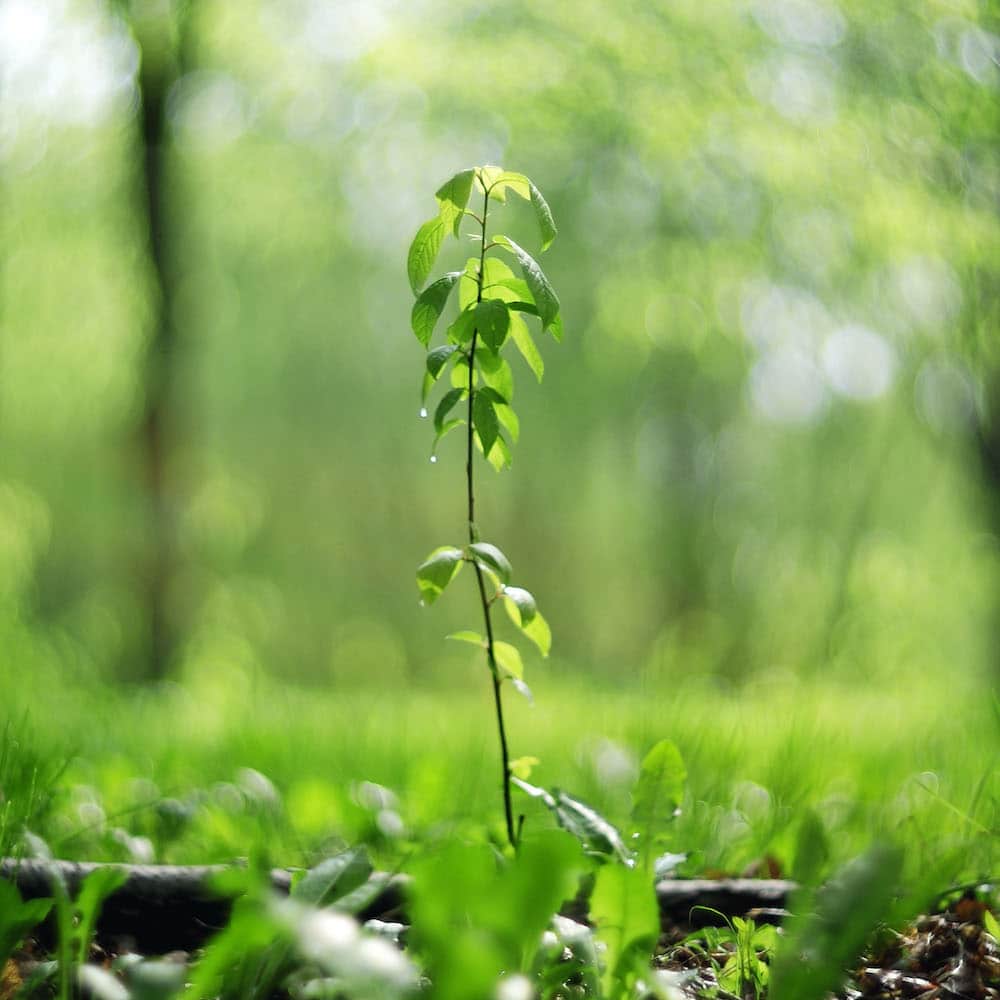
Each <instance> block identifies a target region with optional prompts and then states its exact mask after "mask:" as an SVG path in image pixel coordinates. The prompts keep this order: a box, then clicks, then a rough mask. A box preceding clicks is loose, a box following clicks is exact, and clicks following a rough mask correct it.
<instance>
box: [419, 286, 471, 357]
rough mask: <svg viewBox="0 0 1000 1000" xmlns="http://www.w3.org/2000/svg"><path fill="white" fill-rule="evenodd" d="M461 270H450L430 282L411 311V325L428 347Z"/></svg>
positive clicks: (421, 341) (422, 342)
mask: <svg viewBox="0 0 1000 1000" xmlns="http://www.w3.org/2000/svg"><path fill="white" fill-rule="evenodd" d="M461 274H462V272H461V271H449V272H448V273H447V274H446V275H445V276H444V277H443V278H438V280H437V281H434V282H432V283H431V284H429V285H428V286H427V287H426V288H425V289H424V290H423V291H422V292H421V293H420V295H419V296H418V297H417V301H416V302H414V303H413V309H412V310H411V311H410V326H411V328H412V329H413V332H414V334H416V337H417V340H419V341H420V343H421V344H423V345H424V347H426V346H427V345H428V344H429V343H430V339H431V337H432V336H433V334H434V327H435V325H436V324H437V321H438V318H439V317H440V315H441V312H442V310H443V309H444V307H445V303H447V301H448V296H449V295H450V294H451V290H452V288H454V287H455V282H456V281H458V279H459V278H460V277H461Z"/></svg>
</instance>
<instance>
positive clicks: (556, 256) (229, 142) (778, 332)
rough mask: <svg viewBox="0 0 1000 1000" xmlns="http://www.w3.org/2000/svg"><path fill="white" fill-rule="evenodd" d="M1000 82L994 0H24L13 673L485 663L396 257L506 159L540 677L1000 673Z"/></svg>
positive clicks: (4, 629)
mask: <svg viewBox="0 0 1000 1000" xmlns="http://www.w3.org/2000/svg"><path fill="white" fill-rule="evenodd" d="M998 90H1000V13H998V10H997V8H996V6H995V5H991V4H990V3H987V2H985V0H981V2H976V0H927V2H922V3H912V2H909V0H711V2H709V3H705V2H704V0H671V2H669V3H668V2H666V0H659V2H653V0H643V2H641V3H640V2H628V0H614V2H612V0H593V2H586V0H573V2H568V0H567V2H563V0H553V2H546V3H537V2H533V3H528V2H521V0H504V2H503V3H499V2H479V3H474V2H462V3H454V2H450V3H445V2H440V0H407V2H402V0H336V2H334V0H241V2H240V3H229V2H225V0H189V2H182V0H133V2H131V3H129V2H125V0H121V2H118V3H113V2H104V3H102V2H98V0H0V172H2V193H0V198H2V206H0V207H2V217H0V237H2V238H0V266H2V284H0V644H2V645H0V649H2V650H3V656H2V665H0V672H5V673H8V676H9V677H11V678H13V677H14V676H17V677H20V678H22V679H24V680H25V681H28V680H30V678H32V677H40V676H53V675H54V676H56V677H58V676H65V677H66V678H70V677H72V678H76V679H81V678H93V679H95V680H107V681H115V682H133V681H146V680H162V679H178V680H183V679H184V678H190V677H195V676H214V677H218V678H223V679H226V680H225V683H236V681H237V680H238V681H239V682H240V683H244V682H246V679H247V678H252V677H254V676H255V675H257V674H267V675H271V676H273V677H275V678H279V679H281V680H283V681H287V682H289V683H292V682H294V683H295V684H306V685H323V686H324V687H328V688H329V687H332V688H333V689H334V690H338V689H345V690H346V689H351V690H358V689H363V688H365V687H378V688H382V689H385V688H386V687H390V686H391V687H392V688H396V689H400V690H417V689H420V688H429V689H431V690H433V689H436V688H439V687H441V686H443V685H448V686H452V685H456V684H466V683H468V684H470V685H479V684H480V683H481V680H482V678H481V676H480V674H481V671H480V670H478V669H476V670H471V669H469V656H468V650H467V649H465V648H464V647H463V648H448V647H451V646H460V644H451V643H442V642H441V637H442V636H443V635H444V634H445V633H447V632H449V631H452V630H454V629H456V628H462V627H468V626H469V625H470V624H472V623H474V622H475V621H476V620H477V617H478V614H477V608H476V604H475V595H474V588H471V587H461V586H459V587H456V588H454V590H453V591H449V593H448V595H447V597H446V599H444V600H442V602H441V603H440V604H438V605H435V607H434V608H433V609H431V610H429V611H427V610H422V609H421V608H419V607H418V594H417V589H416V586H415V581H414V569H415V567H416V566H417V564H418V563H419V562H420V561H421V560H422V559H423V558H424V556H425V555H426V554H427V552H428V551H430V550H431V549H432V548H433V547H435V546H436V545H439V544H444V543H448V542H452V541H460V540H461V538H462V535H463V530H464V506H463V505H464V494H463V490H464V468H463V461H464V456H463V454H462V444H463V443H462V442H461V441H459V440H458V435H455V436H454V437H453V438H448V439H446V441H445V442H444V443H443V445H442V447H441V451H440V460H439V461H438V462H437V463H436V464H431V463H430V462H429V461H428V458H429V455H430V446H431V439H432V434H433V431H432V428H430V427H429V421H424V420H421V419H420V418H419V416H418V411H419V408H420V399H419V387H420V381H421V373H422V364H423V352H422V350H421V348H420V346H419V344H418V343H417V342H416V340H415V339H414V337H413V335H412V333H411V332H410V330H409V309H410V305H411V302H412V295H411V293H410V290H409V287H408V285H407V281H406V274H405V258H406V251H407V247H408V245H409V241H410V239H411V238H412V235H413V233H414V232H415V230H416V228H417V227H418V225H419V224H420V223H421V222H423V221H424V220H425V219H426V218H429V217H430V216H431V215H433V214H434V213H435V212H436V203H435V201H434V197H433V192H434V191H435V190H436V188H437V187H438V186H439V185H440V184H441V183H442V182H443V181H444V180H446V179H447V178H448V177H450V176H451V175H452V174H453V173H454V172H456V171H457V170H459V169H461V168H463V167H466V166H471V165H475V164H484V163H500V164H502V165H504V166H506V167H508V168H509V169H513V170H518V171H523V172H525V173H527V174H528V175H530V176H531V177H532V179H533V180H534V181H535V182H536V183H537V184H538V186H539V188H540V189H541V190H542V192H543V193H544V194H545V196H546V197H547V198H548V200H549V203H550V205H551V206H552V209H553V212H554V214H555V218H556V222H557V224H558V226H559V228H560V236H559V238H558V239H557V240H556V242H555V244H554V245H553V247H552V249H551V250H550V251H549V252H548V253H547V254H546V256H545V258H544V260H543V262H542V263H543V266H545V268H546V271H547V273H548V274H549V277H550V278H551V280H552V282H553V284H554V285H555V287H556V289H557V290H558V291H559V293H560V296H561V299H562V307H563V316H564V323H565V330H566V334H565V339H564V341H563V343H562V344H561V345H558V344H555V343H554V342H553V341H551V339H549V338H546V339H545V340H544V342H543V343H542V349H543V352H544V357H545V362H546V375H545V380H544V383H543V384H542V385H541V386H539V385H537V384H536V383H535V381H534V379H533V377H532V376H531V373H530V372H529V371H528V369H527V368H526V367H525V366H524V365H523V364H521V363H520V361H519V360H517V359H515V360H514V361H513V364H514V365H515V377H516V381H517V387H518V388H517V399H516V406H517V410H518V412H519V414H520V416H521V421H522V436H521V441H520V444H519V445H518V446H517V447H516V449H515V452H514V465H513V468H512V470H511V471H510V472H507V473H504V474H502V475H497V474H495V473H494V472H493V471H492V470H491V469H490V468H489V467H488V466H487V465H486V464H485V463H481V466H480V471H479V473H478V475H479V495H480V501H479V502H480V517H479V520H480V525H481V528H482V530H483V532H484V536H485V537H488V538H489V539H490V540H493V541H495V542H496V543H497V544H499V545H500V546H501V547H502V548H503V549H504V550H505V551H506V552H507V553H508V555H509V556H510V557H511V560H512V562H513V564H514V569H515V576H516V581H517V582H518V583H521V584H523V585H524V586H527V587H528V588H530V589H531V590H532V591H533V592H534V593H535V595H536V597H537V598H538V601H539V605H540V607H541V608H542V609H543V611H544V612H545V613H546V615H547V617H548V618H549V620H550V622H551V625H552V628H553V633H554V637H555V641H554V644H553V656H552V659H551V661H550V663H547V664H546V665H545V666H544V667H539V666H538V665H537V664H532V665H531V670H532V671H535V672H540V671H542V670H544V672H545V673H546V674H547V675H552V676H555V677H557V678H558V677H560V676H565V677H584V676H589V677H593V678H594V679H595V680H596V681H598V682H604V681H609V682H613V683H615V684H628V683H632V682H634V683H637V684H638V683H640V682H641V683H642V684H649V685H656V686H657V687H658V688H659V689H662V690H668V689H669V687H670V685H672V684H674V683H675V682H678V681H679V680H681V679H682V678H685V677H691V676H697V677H701V678H710V679H714V680H715V681H717V682H718V683H719V684H720V685H725V686H729V687H738V686H739V685H741V684H743V683H745V682H746V681H747V680H748V679H750V678H760V677H764V676H767V677H772V678H778V679H780V678H781V677H782V676H786V675H787V676H791V675H793V674H794V675H796V676H808V675H821V674H822V675H830V676H836V677H838V678H842V679H843V680H844V681H845V682H853V681H862V680H863V681H865V682H866V683H875V682H884V683H885V684H887V685H890V686H891V685H898V686H899V687H901V688H902V687H905V686H909V685H913V684H919V683H920V679H921V678H926V677H931V676H934V677H937V678H938V679H940V678H941V677H942V675H944V676H945V677H952V678H965V679H966V680H968V681H969V682H970V683H971V684H974V685H978V684H985V683H987V682H988V681H989V682H991V683H995V682H996V681H997V679H998V677H1000V673H998V671H1000V656H998V653H997V650H998V648H1000V646H998V642H997V639H998V638H1000V636H998V627H1000V548H998V539H1000V396H998V388H1000V336H998V322H997V321H998V314H1000V306H998V297H1000V284H998V279H1000V219H998V195H1000V153H998V146H997V141H996V140H997V125H998V121H1000V118H998V104H997V99H998ZM503 211H504V212H505V213H506V214H508V215H509V216H510V218H509V219H505V220H504V221H503V222H502V225H503V228H504V230H505V231H507V232H510V233H511V234H512V235H513V236H514V238H515V239H517V240H518V241H519V242H522V243H523V244H524V245H525V246H526V247H527V248H528V249H529V250H532V251H534V250H537V236H536V234H535V230H534V227H533V223H532V220H531V218H530V214H529V213H527V212H523V211H521V210H520V209H519V208H518V207H517V206H514V205H511V206H509V207H508V208H506V209H503ZM449 242H450V246H446V248H445V254H444V255H443V258H442V261H443V263H444V264H445V265H449V264H454V263H455V262H458V261H460V260H462V259H464V256H466V255H467V253H463V249H464V248H462V247H460V246H459V244H457V243H455V241H453V240H452V241H449ZM439 336H440V334H439ZM234 678H235V679H236V680H233V679H234Z"/></svg>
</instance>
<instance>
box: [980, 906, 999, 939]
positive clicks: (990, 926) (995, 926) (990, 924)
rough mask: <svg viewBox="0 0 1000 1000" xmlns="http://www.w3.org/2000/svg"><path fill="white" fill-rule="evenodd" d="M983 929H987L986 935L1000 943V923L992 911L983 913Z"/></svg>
mask: <svg viewBox="0 0 1000 1000" xmlns="http://www.w3.org/2000/svg"><path fill="white" fill-rule="evenodd" d="M983 927H985V928H986V933H987V934H989V935H990V937H992V938H993V940H994V941H997V942H1000V921H998V920H997V918H996V917H995V916H993V913H992V912H991V911H990V910H984V911H983Z"/></svg>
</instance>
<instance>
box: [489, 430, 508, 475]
mask: <svg viewBox="0 0 1000 1000" xmlns="http://www.w3.org/2000/svg"><path fill="white" fill-rule="evenodd" d="M486 461H488V462H489V463H490V465H492V466H493V468H494V469H495V470H496V471H497V472H503V470H504V469H509V468H510V463H511V454H510V445H508V444H507V442H506V441H504V439H503V435H502V434H498V435H497V439H496V441H494V442H493V447H492V448H490V451H489V454H488V455H487V456H486Z"/></svg>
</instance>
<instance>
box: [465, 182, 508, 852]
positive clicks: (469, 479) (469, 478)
mask: <svg viewBox="0 0 1000 1000" xmlns="http://www.w3.org/2000/svg"><path fill="white" fill-rule="evenodd" d="M489 206H490V192H489V189H487V188H484V190H483V216H482V218H481V219H478V216H477V219H478V221H479V223H480V229H481V236H480V242H479V247H480V249H479V275H478V277H477V279H476V304H477V305H478V304H479V303H480V302H482V301H483V271H484V266H485V262H486V251H487V249H488V245H487V242H486V217H487V215H488V214H489ZM478 339H479V330H478V328H476V329H473V331H472V343H471V344H470V345H469V413H468V420H467V421H466V423H467V434H466V452H465V481H466V490H467V496H468V504H469V544H470V545H472V544H473V543H475V542H477V541H478V540H479V532H478V530H477V529H476V492H475V486H474V480H473V468H474V466H473V462H472V460H473V457H474V450H473V445H474V441H473V428H472V416H473V412H472V411H473V401H474V399H475V394H476V384H475V371H476V367H475V361H476V343H477V341H478ZM472 566H473V568H474V569H475V571H476V583H477V584H478V586H479V600H480V602H481V603H482V606H483V621H484V622H485V624H486V657H487V659H488V661H489V666H490V674H491V676H492V679H493V703H494V705H495V707H496V715H497V732H498V733H499V736H500V761H501V765H502V767H503V779H502V780H503V784H502V788H503V808H504V818H505V819H506V822H507V839H508V840H509V841H510V846H511V847H513V848H514V849H515V850H517V841H518V837H517V834H516V833H515V832H514V810H513V807H512V806H511V801H510V755H509V753H508V750H507V730H506V728H505V726H504V721H503V699H502V697H501V693H500V671H499V669H498V668H497V661H496V651H495V648H494V643H493V620H492V617H491V615H490V605H491V601H490V599H489V598H488V597H487V594H486V581H485V579H484V578H483V571H482V569H481V568H480V566H479V563H478V562H476V561H475V560H473V563H472Z"/></svg>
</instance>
